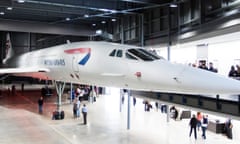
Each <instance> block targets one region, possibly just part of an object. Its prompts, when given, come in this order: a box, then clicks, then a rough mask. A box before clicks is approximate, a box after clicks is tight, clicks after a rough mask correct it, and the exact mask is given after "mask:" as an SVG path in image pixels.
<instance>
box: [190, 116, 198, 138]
mask: <svg viewBox="0 0 240 144" xmlns="http://www.w3.org/2000/svg"><path fill="white" fill-rule="evenodd" d="M197 123H198V120H197V118H196V116H195V115H193V116H192V118H191V119H190V122H189V125H190V133H189V137H191V134H192V130H194V137H195V139H197V129H196V128H197Z"/></svg>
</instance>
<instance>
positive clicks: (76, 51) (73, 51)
mask: <svg viewBox="0 0 240 144" xmlns="http://www.w3.org/2000/svg"><path fill="white" fill-rule="evenodd" d="M64 52H65V53H67V54H79V53H90V52H91V48H75V49H69V50H65V51H64Z"/></svg>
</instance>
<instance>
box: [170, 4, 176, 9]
mask: <svg viewBox="0 0 240 144" xmlns="http://www.w3.org/2000/svg"><path fill="white" fill-rule="evenodd" d="M170 7H171V8H176V7H178V5H177V4H170Z"/></svg>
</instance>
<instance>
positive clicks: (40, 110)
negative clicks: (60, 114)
mask: <svg viewBox="0 0 240 144" xmlns="http://www.w3.org/2000/svg"><path fill="white" fill-rule="evenodd" d="M38 112H39V113H40V114H42V113H43V97H40V98H39V99H38Z"/></svg>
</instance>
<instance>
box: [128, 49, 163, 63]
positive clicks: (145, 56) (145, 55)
mask: <svg viewBox="0 0 240 144" xmlns="http://www.w3.org/2000/svg"><path fill="white" fill-rule="evenodd" d="M128 52H129V53H131V54H132V55H134V56H136V57H138V58H140V59H142V60H144V61H153V60H158V59H160V57H159V56H157V55H155V54H153V53H151V52H148V51H146V50H145V49H129V50H128Z"/></svg>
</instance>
